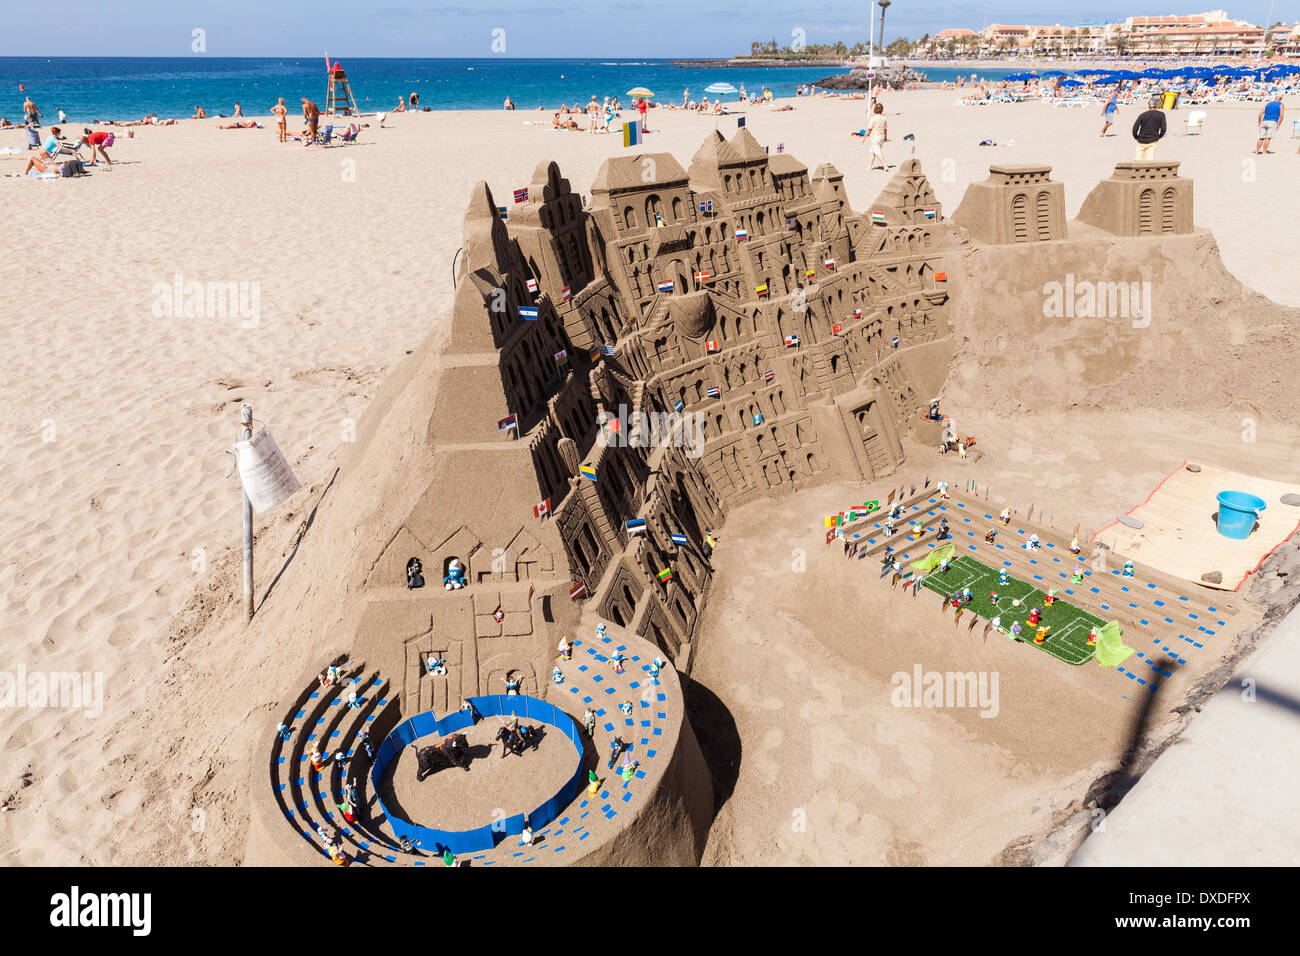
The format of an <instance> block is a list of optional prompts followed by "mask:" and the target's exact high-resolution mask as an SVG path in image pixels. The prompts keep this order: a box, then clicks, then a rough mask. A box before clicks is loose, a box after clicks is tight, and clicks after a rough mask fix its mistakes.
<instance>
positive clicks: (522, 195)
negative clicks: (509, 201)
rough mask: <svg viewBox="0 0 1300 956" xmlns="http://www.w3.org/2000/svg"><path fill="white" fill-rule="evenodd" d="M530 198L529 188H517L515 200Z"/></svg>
mask: <svg viewBox="0 0 1300 956" xmlns="http://www.w3.org/2000/svg"><path fill="white" fill-rule="evenodd" d="M527 198H528V188H527V187H525V188H523V189H516V190H515V202H524V201H525V200H526V199H527Z"/></svg>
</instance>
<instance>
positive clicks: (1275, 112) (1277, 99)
mask: <svg viewBox="0 0 1300 956" xmlns="http://www.w3.org/2000/svg"><path fill="white" fill-rule="evenodd" d="M1285 115H1286V107H1285V106H1283V105H1282V94H1281V93H1274V94H1273V99H1272V100H1270V101H1269V102H1267V103H1265V104H1264V108H1263V109H1262V110H1260V111H1259V119H1258V120H1257V122H1258V123H1259V140H1258V141H1257V142H1256V143H1255V155H1256V156H1258V155H1260V154H1261V153H1272V152H1273V151H1272V150H1271V149H1269V148H1268V147H1269V144H1270V143H1271V142H1272V141H1273V132H1274V130H1276V129H1277V128H1278V127H1279V126H1281V125H1282V117H1283V116H1285Z"/></svg>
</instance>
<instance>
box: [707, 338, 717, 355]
mask: <svg viewBox="0 0 1300 956" xmlns="http://www.w3.org/2000/svg"><path fill="white" fill-rule="evenodd" d="M717 350H718V340H717V339H709V340H708V341H707V342H705V343H704V351H706V352H716V351H717Z"/></svg>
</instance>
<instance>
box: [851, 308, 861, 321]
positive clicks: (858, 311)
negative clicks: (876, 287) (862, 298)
mask: <svg viewBox="0 0 1300 956" xmlns="http://www.w3.org/2000/svg"><path fill="white" fill-rule="evenodd" d="M853 317H854V318H855V319H860V318H862V310H861V309H854V310H853Z"/></svg>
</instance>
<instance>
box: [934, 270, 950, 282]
mask: <svg viewBox="0 0 1300 956" xmlns="http://www.w3.org/2000/svg"><path fill="white" fill-rule="evenodd" d="M934 281H935V282H947V281H948V273H946V272H936V273H935V274H934Z"/></svg>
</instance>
